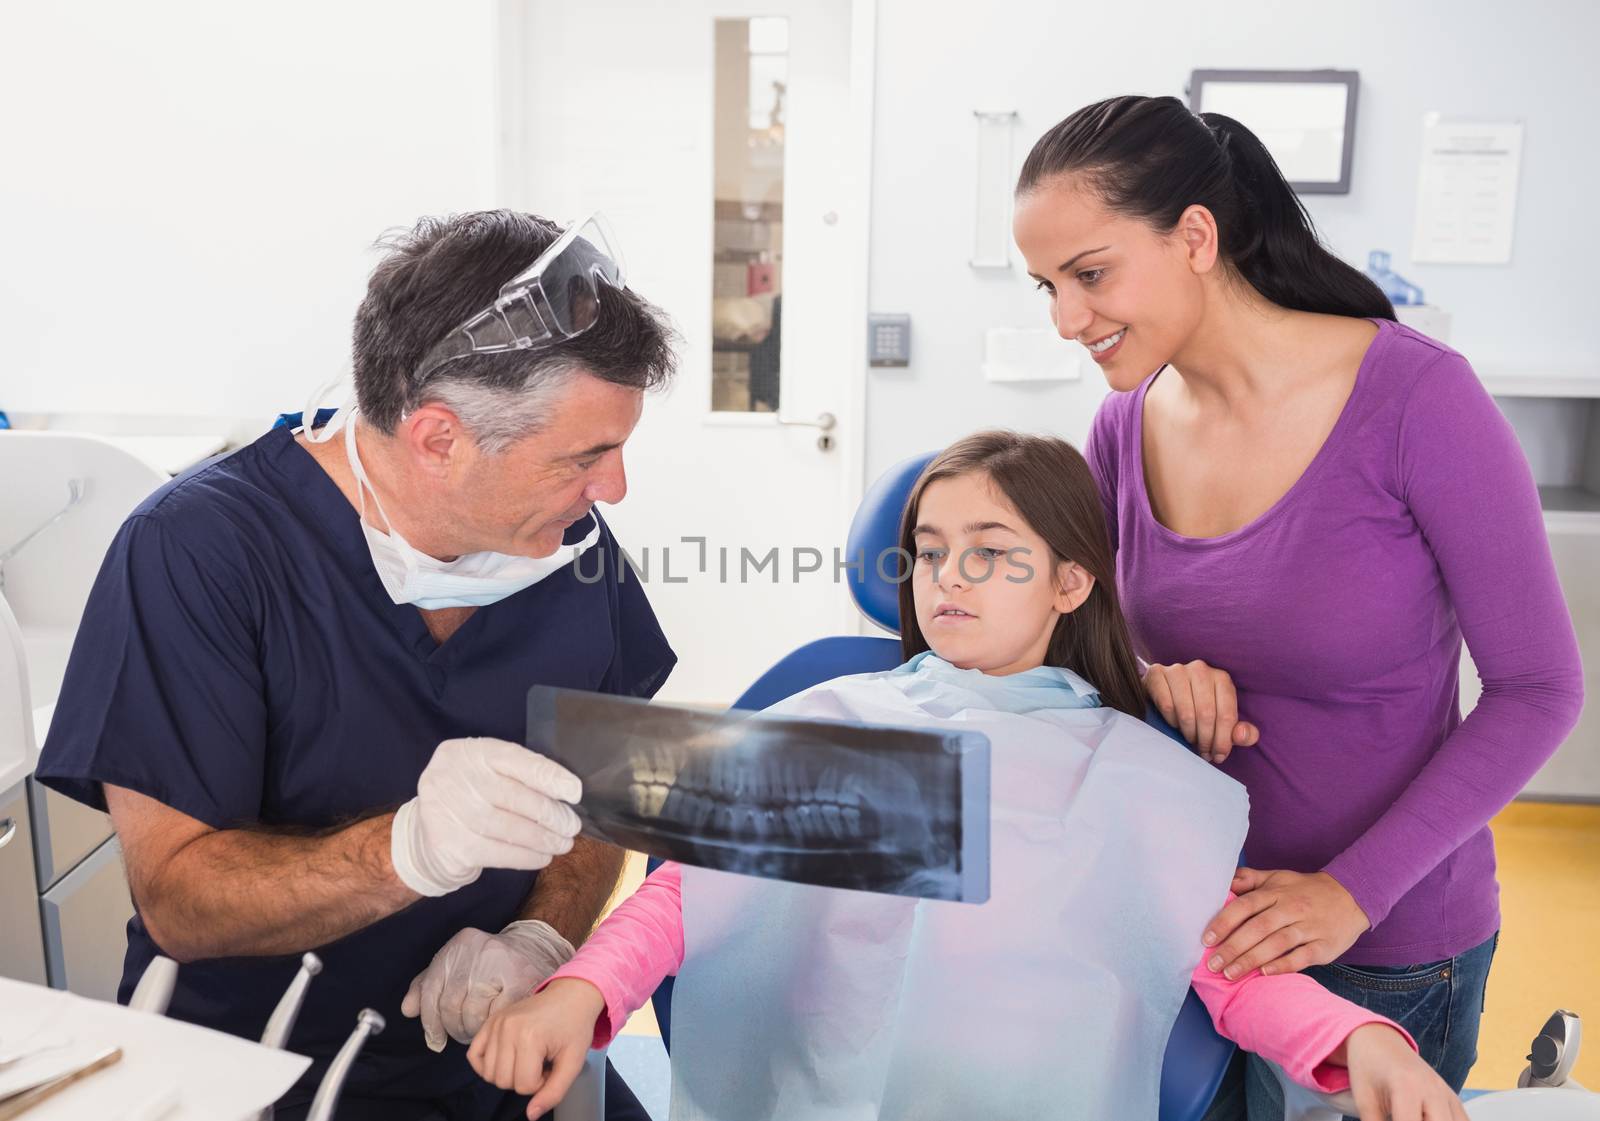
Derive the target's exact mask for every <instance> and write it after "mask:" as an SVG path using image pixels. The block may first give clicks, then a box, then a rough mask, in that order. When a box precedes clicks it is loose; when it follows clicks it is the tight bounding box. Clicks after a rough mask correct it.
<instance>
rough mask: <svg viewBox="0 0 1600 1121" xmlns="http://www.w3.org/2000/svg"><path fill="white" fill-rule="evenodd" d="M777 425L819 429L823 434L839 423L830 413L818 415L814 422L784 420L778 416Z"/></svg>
mask: <svg viewBox="0 0 1600 1121" xmlns="http://www.w3.org/2000/svg"><path fill="white" fill-rule="evenodd" d="M778 423H779V424H787V425H791V426H793V427H795V428H820V429H822V430H823V431H824V432H828V431H831V430H832V429H833V426H834V425H836V424H838V423H839V419H838V418H837V417H835V416H834V415H833V414H832V413H818V414H817V419H816V420H785V419H784V418H783V417H781V416H780V417H779V418H778Z"/></svg>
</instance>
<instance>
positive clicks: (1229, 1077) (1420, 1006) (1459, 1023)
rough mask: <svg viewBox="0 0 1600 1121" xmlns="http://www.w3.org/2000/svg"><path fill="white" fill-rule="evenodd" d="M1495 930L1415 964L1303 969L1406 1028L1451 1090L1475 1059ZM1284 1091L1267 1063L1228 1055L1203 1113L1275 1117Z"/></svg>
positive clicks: (1220, 1120)
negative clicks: (1458, 949) (1470, 943)
mask: <svg viewBox="0 0 1600 1121" xmlns="http://www.w3.org/2000/svg"><path fill="white" fill-rule="evenodd" d="M1499 941H1500V936H1499V935H1498V934H1496V935H1495V936H1494V937H1492V938H1490V939H1489V940H1488V941H1487V942H1484V943H1482V944H1481V945H1478V946H1474V947H1473V948H1472V949H1470V950H1466V951H1464V952H1462V953H1459V954H1457V955H1456V956H1455V957H1452V958H1445V959H1444V960H1443V961H1430V962H1426V963H1424V964H1421V965H1393V966H1389V965H1340V964H1337V963H1335V964H1333V965H1316V966H1312V967H1311V968H1310V969H1307V970H1306V971H1305V974H1306V976H1307V977H1311V978H1313V979H1315V980H1316V981H1317V982H1319V983H1320V984H1321V985H1322V987H1323V988H1325V989H1327V990H1329V991H1330V992H1333V993H1337V994H1338V995H1339V996H1342V997H1344V998H1345V999H1346V1000H1348V1001H1351V1002H1352V1003H1354V1004H1359V1005H1361V1007H1363V1008H1366V1009H1368V1010H1370V1011H1373V1012H1376V1013H1378V1014H1379V1015H1380V1016H1387V1017H1388V1018H1389V1019H1391V1020H1393V1021H1394V1022H1395V1023H1397V1024H1399V1025H1400V1026H1401V1027H1403V1028H1405V1029H1406V1030H1407V1031H1408V1032H1410V1033H1411V1035H1412V1037H1413V1038H1414V1039H1415V1040H1416V1041H1417V1047H1418V1049H1419V1050H1420V1051H1421V1053H1422V1057H1423V1058H1424V1059H1425V1060H1427V1063H1428V1065H1429V1066H1431V1067H1432V1068H1433V1069H1434V1070H1436V1071H1438V1072H1439V1077H1441V1078H1443V1079H1444V1080H1445V1081H1446V1082H1447V1083H1449V1085H1450V1088H1451V1089H1453V1090H1455V1091H1456V1093H1460V1092H1461V1088H1462V1086H1463V1085H1464V1084H1465V1083H1466V1081H1467V1072H1468V1071H1470V1070H1471V1069H1472V1064H1473V1063H1475V1062H1477V1061H1478V1020H1479V1018H1480V1017H1481V1016H1482V1015H1483V992H1484V987H1485V986H1486V985H1487V984H1488V983H1489V965H1490V963H1491V962H1492V961H1493V960H1494V951H1495V947H1496V945H1497V944H1498V943H1499ZM1282 1117H1283V1095H1282V1093H1281V1092H1280V1090H1279V1087H1278V1080H1277V1078H1275V1077H1274V1076H1273V1074H1272V1072H1271V1071H1270V1070H1269V1069H1268V1068H1267V1065H1266V1063H1264V1062H1263V1061H1262V1060H1260V1059H1258V1058H1257V1057H1256V1056H1254V1055H1247V1054H1245V1053H1244V1052H1242V1051H1241V1052H1240V1053H1239V1054H1237V1055H1235V1056H1234V1060H1233V1063H1232V1065H1231V1066H1229V1068H1228V1073H1227V1074H1226V1075H1225V1076H1224V1077H1223V1080H1222V1086H1221V1087H1220V1088H1219V1089H1218V1090H1217V1097H1216V1100H1215V1101H1213V1102H1212V1103H1211V1108H1210V1109H1209V1110H1207V1111H1206V1116H1205V1121H1246V1119H1248V1121H1281V1118H1282Z"/></svg>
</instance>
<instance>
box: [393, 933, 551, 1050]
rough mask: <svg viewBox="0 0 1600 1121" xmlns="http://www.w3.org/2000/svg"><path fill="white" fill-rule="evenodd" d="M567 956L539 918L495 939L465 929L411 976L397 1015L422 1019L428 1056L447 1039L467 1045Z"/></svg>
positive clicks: (531, 989)
mask: <svg viewBox="0 0 1600 1121" xmlns="http://www.w3.org/2000/svg"><path fill="white" fill-rule="evenodd" d="M571 956H572V943H571V942H568V941H567V940H566V939H565V938H563V937H561V935H559V934H557V933H556V929H555V927H553V926H551V925H550V924H549V923H547V922H542V921H540V920H539V919H528V920H524V921H522V922H514V923H512V924H511V925H510V926H508V927H506V928H505V929H504V930H502V931H501V932H500V933H499V934H487V933H485V932H484V931H481V930H474V929H472V928H471V927H468V928H467V929H466V930H463V931H461V933H459V934H457V935H456V936H455V937H454V938H452V939H450V941H448V942H446V943H445V944H444V948H443V949H441V950H440V951H439V952H438V953H437V954H434V955H433V962H432V963H431V964H430V965H429V966H428V968H426V969H424V970H423V971H422V972H421V973H419V974H417V976H416V978H415V979H414V980H413V981H412V982H411V987H410V988H409V989H407V990H406V996H405V999H404V1000H402V1001H401V1002H400V1011H401V1013H402V1014H403V1015H406V1016H412V1017H415V1016H418V1015H420V1016H421V1017H422V1034H423V1037H424V1038H425V1039H426V1040H427V1041H428V1046H429V1047H430V1048H431V1049H432V1050H434V1051H443V1050H444V1044H445V1037H446V1036H447V1035H448V1036H449V1037H450V1038H451V1039H453V1040H455V1041H456V1042H457V1043H471V1042H472V1037H473V1036H475V1035H477V1034H478V1029H479V1028H481V1027H483V1025H484V1021H486V1020H488V1018H489V1016H490V1015H491V1014H492V1013H493V1012H495V1010H497V1009H498V1008H500V1007H501V1006H502V1005H506V1004H512V1003H514V1002H516V1001H519V1000H521V999H522V998H523V997H525V996H527V995H528V994H529V993H531V992H532V991H533V989H534V986H535V985H537V984H539V983H540V982H541V981H543V980H544V979H545V978H546V977H548V976H550V974H552V973H554V972H555V971H556V970H558V969H560V968H561V967H562V966H563V965H565V964H566V963H567V959H568V958H570V957H571Z"/></svg>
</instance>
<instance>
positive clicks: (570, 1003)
mask: <svg viewBox="0 0 1600 1121" xmlns="http://www.w3.org/2000/svg"><path fill="white" fill-rule="evenodd" d="M901 544H902V547H903V548H904V549H906V551H907V553H908V554H910V555H913V556H914V557H915V561H914V564H913V567H912V571H911V574H910V579H909V580H908V581H905V582H902V584H901V588H900V604H901V610H900V615H901V619H902V620H903V625H902V643H903V649H904V653H905V655H906V657H907V658H908V659H909V661H908V662H907V664H906V665H904V666H902V667H900V668H899V669H897V670H894V671H891V672H889V673H887V674H866V675H860V676H858V677H854V678H841V679H838V680H836V681H834V682H828V683H825V684H823V685H820V686H818V687H816V689H813V690H810V691H808V692H807V693H806V694H802V695H801V697H800V698H797V700H798V701H800V702H801V703H800V704H797V705H791V704H790V703H788V702H785V705H784V706H783V708H784V711H786V712H794V711H802V712H809V713H829V714H835V715H837V714H841V713H843V714H845V715H847V716H849V717H853V718H858V719H872V720H874V721H875V722H877V721H881V722H885V723H905V722H909V721H910V720H911V719H912V717H914V716H920V718H921V719H923V720H924V721H928V722H933V721H944V720H953V721H959V722H964V723H965V725H966V726H967V727H969V728H975V729H976V730H979V731H982V732H984V733H985V734H986V735H988V736H989V738H990V740H991V744H992V757H991V790H992V797H991V802H992V807H991V815H992V816H991V832H992V840H991V879H992V884H993V890H992V894H991V898H990V900H989V902H988V903H986V904H983V905H981V906H976V907H975V906H971V905H966V904H952V903H929V902H917V901H913V900H906V899H898V898H892V897H885V896H874V895H869V894H866V893H858V892H845V891H835V890H829V889H822V888H814V887H808V886H803V885H790V884H774V883H768V882H764V881H759V880H754V879H750V878H748V877H738V876H727V875H721V874H718V873H710V872H704V871H701V870H698V869H683V868H680V867H679V866H677V865H674V864H666V865H663V866H662V867H661V868H659V869H658V870H657V871H656V872H655V874H653V875H652V876H650V877H649V879H647V880H646V881H645V883H644V884H643V885H642V886H641V887H640V889H639V890H638V891H637V892H636V893H635V894H634V895H633V896H632V897H631V898H630V899H629V900H627V901H626V902H624V903H623V904H622V905H621V906H620V907H618V908H617V910H616V912H615V913H614V914H613V915H612V916H611V917H610V918H608V919H607V920H606V922H604V923H602V924H601V926H600V928H599V929H598V930H597V931H596V932H595V934H594V935H593V936H592V937H591V938H590V939H589V941H588V943H587V944H586V945H585V946H584V947H583V949H582V950H580V951H579V953H578V954H577V956H575V957H574V958H573V959H572V960H571V961H570V962H569V963H568V964H567V965H566V966H564V967H563V968H562V969H560V970H558V971H557V972H556V973H555V974H554V975H553V976H552V977H551V978H550V979H549V980H548V981H546V982H545V983H544V985H542V986H541V987H540V989H539V990H537V991H536V993H535V994H534V995H532V996H530V997H528V998H527V999H525V1000H523V1001H521V1002H519V1003H517V1004H515V1005H513V1006H511V1007H509V1008H507V1009H504V1010H502V1011H501V1012H498V1013H496V1014H495V1015H494V1016H492V1017H491V1018H490V1020H489V1021H488V1022H487V1023H486V1024H485V1025H484V1027H483V1030H482V1031H481V1032H479V1034H478V1035H477V1037H476V1038H475V1039H474V1040H473V1043H472V1046H471V1048H470V1050H469V1052H468V1058H469V1060H470V1061H471V1062H472V1064H473V1067H474V1068H475V1069H476V1070H477V1071H478V1073H479V1074H481V1075H482V1076H483V1077H484V1078H486V1079H488V1080H489V1081H491V1082H493V1083H495V1084H496V1085H498V1086H501V1087H504V1088H508V1089H514V1090H516V1091H517V1092H519V1093H530V1094H533V1095H534V1097H533V1098H532V1100H531V1101H530V1103H529V1106H528V1116H529V1117H530V1118H532V1117H537V1116H538V1115H539V1114H540V1113H541V1112H542V1111H544V1110H546V1109H549V1108H550V1107H552V1106H553V1105H554V1104H555V1103H556V1102H558V1101H559V1100H560V1099H561V1097H562V1096H563V1094H564V1093H565V1092H566V1090H567V1088H568V1087H569V1086H570V1085H571V1082H572V1079H573V1077H574V1076H575V1074H576V1072H577V1070H578V1068H579V1067H580V1065H581V1063H582V1059H583V1055H584V1053H585V1050H586V1048H587V1047H588V1046H590V1045H591V1044H592V1045H593V1046H596V1047H601V1046H604V1045H605V1044H606V1043H607V1042H608V1041H609V1040H610V1039H611V1037H612V1035H613V1034H614V1032H615V1031H616V1029H617V1028H619V1027H620V1026H621V1024H622V1023H623V1021H624V1020H625V1018H626V1017H627V1016H628V1015H629V1014H630V1013H631V1012H632V1011H634V1010H635V1009H637V1008H639V1007H640V1006H642V1005H643V1004H644V1002H645V1001H646V1000H647V999H648V998H649V995H650V993H651V992H652V991H653V990H654V989H655V988H656V986H657V985H658V984H659V983H660V982H661V980H662V979H663V978H664V977H665V976H666V975H668V974H670V973H677V972H679V970H680V967H683V968H682V972H681V973H680V975H679V979H678V990H677V992H676V994H675V997H674V1008H675V1010H676V1011H677V1013H678V1016H677V1022H678V1025H679V1029H678V1033H679V1034H678V1039H677V1041H676V1046H675V1047H674V1049H673V1058H674V1068H675V1069H674V1116H675V1117H676V1116H679V1115H680V1113H682V1114H684V1115H688V1116H707V1117H717V1116H720V1117H729V1116H739V1117H756V1116H761V1117H795V1118H806V1119H808V1121H809V1119H811V1118H818V1117H842V1116H880V1117H918V1118H926V1117H961V1118H967V1117H976V1116H1007V1117H1010V1116H1075V1117H1113V1116H1115V1117H1154V1116H1155V1111H1156V1110H1155V1103H1156V1097H1157V1087H1158V1084H1159V1067H1160V1057H1161V1052H1162V1050H1163V1046H1164V1044H1165V1041H1166V1038H1167V1036H1168V1034H1169V1033H1170V1030H1171V1026H1172V1022H1173V1018H1174V1017H1175V1015H1176V1013H1177V1009H1178V1003H1179V1001H1181V999H1182V997H1183V994H1184V992H1185V990H1186V988H1187V986H1188V985H1190V984H1192V985H1193V986H1194V988H1195V990H1196V991H1197V992H1198V993H1199V995H1200V997H1201V999H1202V1000H1203V1001H1204V1002H1205V1004H1206V1007H1207V1008H1208V1010H1209V1011H1210V1013H1211V1016H1212V1019H1213V1021H1214V1022H1215V1024H1216V1026H1217V1029H1218V1030H1219V1031H1220V1032H1222V1033H1223V1034H1224V1035H1226V1036H1228V1037H1229V1038H1232V1039H1234V1040H1236V1041H1237V1042H1239V1043H1240V1044H1241V1046H1244V1047H1246V1048H1247V1049H1250V1050H1252V1051H1255V1052H1257V1053H1259V1054H1262V1055H1264V1056H1266V1057H1268V1058H1270V1059H1272V1060H1274V1061H1276V1062H1278V1063H1280V1064H1282V1066H1283V1067H1284V1068H1285V1070H1286V1072H1287V1074H1288V1075H1289V1077H1291V1078H1293V1079H1294V1080H1295V1081H1296V1082H1298V1083H1300V1084H1302V1085H1305V1086H1309V1087H1311V1088H1313V1089H1318V1090H1322V1091H1328V1092H1336V1091H1339V1090H1343V1089H1345V1088H1347V1087H1348V1088H1351V1089H1353V1091H1354V1094H1355V1097H1356V1100H1357V1102H1358V1103H1359V1105H1360V1108H1361V1115H1362V1117H1363V1119H1365V1121H1378V1119H1380V1118H1387V1117H1393V1118H1394V1121H1423V1119H1424V1118H1427V1119H1429V1121H1434V1119H1443V1118H1453V1119H1463V1121H1464V1118H1465V1114H1464V1113H1462V1112H1461V1109H1460V1105H1459V1102H1458V1101H1457V1100H1456V1098H1455V1095H1454V1094H1453V1093H1451V1092H1450V1091H1449V1089H1448V1088H1447V1087H1446V1086H1445V1085H1444V1084H1443V1083H1442V1082H1441V1081H1440V1080H1439V1078H1438V1076H1437V1075H1435V1074H1434V1073H1433V1072H1432V1071H1431V1070H1429V1069H1428V1068H1427V1066H1426V1065H1425V1064H1423V1063H1422V1062H1421V1060H1420V1059H1418V1058H1417V1056H1416V1054H1415V1049H1414V1044H1413V1043H1412V1041H1411V1038H1410V1036H1408V1035H1406V1034H1405V1033H1404V1032H1403V1031H1401V1030H1400V1029H1399V1028H1397V1027H1395V1025H1393V1024H1392V1023H1390V1022H1389V1021H1387V1020H1384V1019H1383V1018H1382V1017H1379V1016H1376V1015H1373V1014H1371V1013H1367V1012H1364V1011H1363V1010H1362V1009H1360V1008H1358V1007H1357V1006H1355V1005H1353V1004H1350V1003H1348V1002H1346V1001H1344V1000H1342V999H1340V998H1338V997H1335V996H1333V995H1332V994H1330V993H1328V992H1327V991H1326V990H1324V989H1322V988H1321V987H1320V986H1318V985H1317V984H1316V983H1315V982H1313V981H1310V980H1308V979H1306V978H1303V977H1300V976H1297V975H1283V976H1275V977H1264V976H1261V975H1259V974H1251V975H1249V976H1246V977H1243V978H1241V979H1239V980H1237V981H1230V980H1228V979H1226V978H1225V977H1222V976H1219V975H1218V974H1216V973H1213V972H1212V971H1210V970H1208V969H1207V968H1206V967H1205V965H1204V963H1203V962H1200V963H1199V964H1196V962H1197V960H1198V959H1200V958H1201V956H1202V951H1201V945H1200V931H1201V929H1202V926H1203V924H1204V920H1205V917H1206V915H1207V914H1208V913H1209V911H1210V909H1211V908H1213V907H1214V906H1215V903H1216V900H1217V898H1218V897H1220V896H1222V895H1224V894H1225V892H1224V888H1225V886H1226V884H1227V881H1228V879H1229V876H1230V874H1231V865H1232V857H1233V855H1234V854H1236V852H1237V845H1238V842H1239V839H1240V838H1241V837H1242V835H1243V828H1244V821H1243V818H1244V813H1243V808H1244V800H1243V797H1242V792H1241V791H1239V789H1238V787H1237V785H1236V784H1234V783H1232V782H1231V780H1227V779H1225V778H1223V776H1221V775H1219V774H1217V773H1216V772H1215V771H1214V770H1213V769H1211V768H1209V767H1207V766H1206V765H1205V764H1203V763H1201V762H1200V761H1199V760H1198V759H1197V758H1196V757H1194V756H1192V755H1189V754H1187V753H1185V752H1182V751H1180V750H1178V749H1176V748H1175V747H1173V745H1171V743H1170V742H1169V741H1167V740H1166V739H1165V738H1164V737H1162V736H1160V734H1159V733H1157V732H1155V731H1153V730H1151V729H1149V728H1147V727H1145V726H1144V725H1143V724H1141V723H1139V721H1138V718H1139V717H1140V715H1141V714H1142V713H1143V711H1144V696H1143V690H1142V687H1141V683H1140V680H1139V675H1138V669H1137V665H1136V662H1135V660H1134V656H1133V653H1132V649H1131V646H1130V643H1129V639H1128V635H1127V630H1126V627H1125V625H1124V623H1123V620H1122V613H1121V609H1120V607H1119V605H1118V601H1117V596H1116V591H1115V588H1114V586H1113V583H1112V580H1111V569H1112V561H1111V551H1110V545H1109V541H1108V539H1107V534H1106V530H1105V522H1104V518H1103V515H1102V512H1101V506H1100V499H1099V496H1098V493H1097V491H1096V489H1095V485H1094V481H1093V479H1092V477H1091V476H1090V474H1089V471H1088V468H1087V466H1086V465H1085V463H1084V461H1083V459H1082V458H1081V457H1080V456H1079V455H1078V453H1077V452H1076V451H1074V450H1073V449H1072V448H1071V447H1070V446H1068V445H1067V444H1065V443H1063V442H1062V441H1059V440H1054V439H1048V438H1042V437H1027V436H1019V435H1016V434H1014V433H1008V432H986V433H980V434H978V435H975V436H971V437H968V438H967V439H964V440H962V441H960V442H958V443H957V444H955V445H953V446H951V447H950V448H948V449H947V450H946V451H945V452H944V453H943V454H941V455H940V456H939V457H938V458H937V459H935V460H934V462H933V463H932V464H930V465H929V467H928V468H927V469H926V470H925V471H924V472H923V474H922V476H921V477H920V478H919V479H918V481H917V484H916V486H915V487H914V489H913V490H912V493H911V496H910V498H909V500H908V502H907V507H906V512H905V515H904V518H903V520H902V526H901ZM1091 682H1092V684H1091ZM807 698H810V699H811V701H812V702H813V703H811V704H810V705H809V707H808V706H807V704H806V703H805V701H806V699H807ZM819 699H820V700H821V703H820V704H819V703H817V702H818V700H819ZM1052 766H1055V768H1056V769H1055V770H1052V769H1051V768H1052ZM1043 776H1050V777H1048V778H1044V777H1043ZM1230 830H1231V832H1230ZM1196 854H1204V855H1202V856H1197V855H1196ZM1189 881H1196V882H1189ZM1180 898H1182V899H1184V900H1186V902H1183V903H1181V904H1179V903H1173V902H1172V901H1173V900H1178V899H1180ZM686 946H687V951H686ZM1174 966H1175V968H1174ZM693 970H698V981H697V984H698V986H699V988H698V993H699V995H698V996H695V995H691V994H686V992H685V985H686V982H688V981H689V980H690V976H691V972H692V971H693ZM708 974H709V975H710V976H707V975H708ZM705 1037H711V1038H714V1039H715V1040H716V1042H715V1044H714V1045H710V1046H702V1045H701V1041H702V1039H703V1038H705ZM686 1053H688V1054H689V1055H690V1056H691V1057H692V1059H693V1062H692V1063H690V1062H689V1061H686V1060H685V1055H686ZM546 1063H549V1064H550V1067H551V1069H550V1070H549V1071H548V1072H546V1070H545V1065H546ZM680 1065H681V1066H682V1067H683V1068H684V1069H681V1070H680ZM685 1074H687V1075H688V1076H689V1077H688V1079H687V1081H688V1082H689V1086H688V1088H687V1090H686V1089H685V1088H684V1086H683V1085H682V1082H684V1081H685V1079H684V1075H685ZM729 1103H738V1104H729ZM680 1106H681V1107H682V1108H681V1109H680Z"/></svg>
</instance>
